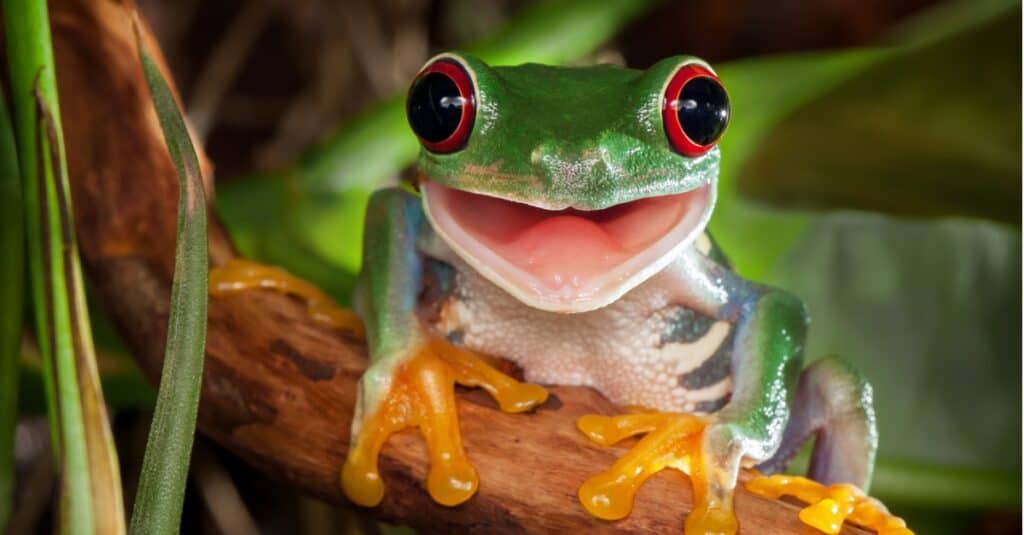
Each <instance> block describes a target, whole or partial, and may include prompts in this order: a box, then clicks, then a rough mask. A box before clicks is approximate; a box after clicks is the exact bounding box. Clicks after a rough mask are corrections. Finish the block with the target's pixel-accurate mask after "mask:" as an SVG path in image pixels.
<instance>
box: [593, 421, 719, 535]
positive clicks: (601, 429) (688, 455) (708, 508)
mask: <svg viewBox="0 0 1024 535" xmlns="http://www.w3.org/2000/svg"><path fill="white" fill-rule="evenodd" d="M708 422H709V420H708V419H707V418H704V417H700V416H695V415H692V414H671V413H656V412H644V413H635V414H624V415H621V416H614V417H608V416H598V415H587V416H583V417H582V418H580V419H579V421H578V422H577V423H576V425H577V427H579V429H580V431H582V432H583V433H584V434H586V435H587V436H588V437H589V438H590V440H592V441H594V442H596V443H598V444H601V445H604V446H610V445H612V444H615V443H616V442H619V441H620V440H623V439H625V438H627V437H631V436H635V435H639V434H643V433H646V434H647V435H646V436H645V437H644V438H642V439H641V440H640V442H638V443H637V444H636V445H635V446H633V448H632V449H630V450H629V452H627V453H626V454H625V455H623V456H622V457H620V458H619V460H617V461H616V462H615V464H613V465H612V466H611V468H609V469H608V470H607V471H605V472H603V473H601V474H598V475H596V476H594V477H592V478H590V479H588V480H587V481H586V482H585V483H584V484H583V486H582V487H580V490H579V498H580V502H582V503H583V507H585V508H586V509H587V511H589V512H590V514H592V515H594V516H596V517H598V518H603V519H606V520H617V519H620V518H624V517H626V516H627V515H628V514H629V512H630V511H631V510H632V509H633V497H634V496H635V495H636V491H637V490H638V489H639V488H640V486H641V485H643V483H644V481H646V480H647V478H649V477H651V476H652V475H654V474H656V473H658V472H660V471H662V470H664V469H665V468H675V469H677V470H680V471H682V472H683V473H685V474H687V475H689V476H690V478H691V480H692V482H693V491H694V502H695V506H694V510H693V512H692V513H690V514H689V515H688V516H687V517H686V533H701V534H703V533H735V532H736V529H737V523H736V517H735V515H734V514H733V512H732V504H731V503H725V502H720V501H717V500H715V499H713V498H712V497H711V496H709V494H708V492H707V489H708V484H707V482H708V478H709V475H708V474H706V473H704V469H703V468H702V465H703V463H701V438H702V435H703V432H704V428H705V427H706V426H707V424H708ZM711 477H715V478H717V477H720V476H719V475H718V474H713V475H712V476H711Z"/></svg>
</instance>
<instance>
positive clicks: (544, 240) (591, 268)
mask: <svg viewBox="0 0 1024 535" xmlns="http://www.w3.org/2000/svg"><path fill="white" fill-rule="evenodd" d="M492 247H493V248H494V249H495V250H496V251H497V252H498V254H500V255H501V256H502V257H504V258H505V259H506V260H509V261H510V262H512V263H514V264H516V265H518V266H520V267H521V268H523V269H525V270H526V271H528V272H530V274H531V275H533V276H534V277H536V278H537V279H538V280H539V281H540V282H542V283H544V284H545V286H547V287H549V288H550V289H552V290H558V289H561V288H563V287H565V286H569V287H572V288H577V289H578V288H580V287H581V286H583V285H584V284H585V282H586V281H587V279H590V278H591V277H593V276H595V275H599V274H601V273H604V272H606V271H607V270H608V269H610V268H611V267H614V266H616V265H618V264H620V263H622V261H623V260H625V259H626V258H627V257H628V254H627V252H626V251H624V250H623V249H622V247H621V246H620V245H619V244H618V243H616V242H615V239H614V238H613V237H612V236H611V235H610V234H609V233H608V232H607V231H606V230H605V229H603V228H602V227H601V225H598V224H596V223H594V222H593V221H589V220H587V219H584V218H582V217H578V216H573V215H556V216H552V217H549V218H547V219H543V220H541V221H539V222H538V223H536V224H534V225H532V226H530V227H528V228H527V229H526V230H525V231H522V232H521V233H520V234H519V235H518V236H517V237H516V239H515V240H514V241H512V242H511V243H507V244H500V245H494V246H492Z"/></svg>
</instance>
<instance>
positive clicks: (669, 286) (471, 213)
mask: <svg viewBox="0 0 1024 535" xmlns="http://www.w3.org/2000/svg"><path fill="white" fill-rule="evenodd" d="M409 95H410V96H409V99H408V113H409V118H410V125H411V126H412V128H413V130H414V132H415V133H416V134H417V136H418V137H419V138H420V141H421V143H422V145H423V147H424V149H423V150H422V151H421V153H420V158H419V162H418V166H419V169H420V176H419V179H418V184H419V186H420V189H421V192H422V195H418V196H417V195H414V194H412V193H410V192H408V191H404V190H400V189H397V188H392V189H385V190H381V191H378V192H375V193H374V194H373V195H372V197H371V199H370V202H369V205H368V207H367V215H366V227H365V229H366V230H365V237H364V251H363V270H362V272H361V274H360V279H359V284H358V286H357V292H356V295H355V296H354V298H353V304H354V309H355V311H356V312H357V313H358V315H359V317H360V318H361V319H362V321H363V323H364V324H365V335H366V340H367V342H368V345H369V349H370V355H371V360H372V362H371V365H370V367H369V368H368V369H367V371H366V372H365V374H364V375H363V378H362V379H361V381H360V390H359V394H358V396H357V405H356V407H357V408H356V414H355V416H354V418H353V423H352V436H353V445H352V446H351V447H350V448H349V452H348V456H347V459H346V462H345V467H344V469H343V472H342V478H341V479H342V484H343V488H344V490H345V493H346V495H348V496H349V497H350V498H351V499H352V500H353V501H354V502H355V503H358V504H360V505H366V506H372V505H376V504H377V503H378V502H379V501H380V500H381V498H382V496H383V493H384V484H383V482H382V481H381V480H380V476H379V474H378V472H377V456H378V453H379V451H380V447H381V446H382V445H383V443H384V441H386V440H387V438H388V436H389V435H390V434H391V433H393V432H396V431H398V430H400V429H402V428H404V427H412V426H415V427H419V429H420V430H421V432H422V434H423V437H424V439H425V441H426V443H427V449H428V451H429V452H430V458H431V466H430V472H429V475H428V481H427V490H428V491H429V492H430V494H431V496H433V497H434V499H435V500H436V501H437V502H438V503H441V504H444V505H456V504H458V503H461V502H463V501H465V500H467V499H470V498H471V497H472V495H473V493H474V492H475V491H476V488H477V477H478V476H477V474H476V471H475V469H473V467H472V465H471V464H470V463H469V462H468V458H467V456H466V455H465V452H464V451H463V448H462V443H461V437H460V435H459V427H458V421H457V418H456V415H457V412H456V411H455V409H454V406H455V403H456V401H455V396H454V394H453V392H452V387H453V385H454V384H455V383H459V384H464V385H468V386H478V387H481V388H484V389H486V390H487V391H488V392H489V393H491V395H493V396H494V397H495V398H497V399H498V400H499V406H500V407H501V408H502V410H507V411H512V412H522V411H526V410H528V409H530V408H531V407H534V406H536V405H538V404H539V403H542V402H543V401H544V399H545V398H546V393H545V392H544V390H543V389H542V388H540V387H538V386H536V385H529V384H524V383H519V382H517V381H515V380H513V379H511V378H509V377H507V376H504V375H502V374H501V373H499V372H498V371H497V370H495V369H494V368H491V367H490V366H489V365H487V364H486V363H485V362H484V361H483V360H481V359H479V358H478V357H477V356H476V355H475V354H474V353H473V351H480V352H486V353H490V354H493V355H496V356H499V357H504V358H507V359H510V360H512V361H514V362H516V363H518V364H519V365H520V366H522V368H523V369H524V373H525V374H526V378H527V379H529V380H531V381H536V382H539V383H560V384H577V385H588V386H592V387H594V388H596V389H598V390H599V391H601V392H602V393H603V394H604V395H606V396H608V397H609V398H611V399H612V400H613V401H615V402H617V403H619V404H622V405H628V406H643V407H647V408H649V409H657V410H659V411H661V412H647V413H640V414H626V415H620V416H615V417H606V416H589V417H585V418H583V419H581V420H580V421H579V422H578V427H579V428H580V430H581V431H582V432H584V434H585V435H586V436H587V437H589V438H590V439H591V440H593V441H595V442H598V443H600V444H605V445H608V444H612V443H615V442H617V441H619V440H621V439H624V438H626V437H629V436H635V435H644V436H643V438H641V439H640V441H639V442H638V443H637V444H636V445H635V446H633V447H632V448H631V449H630V450H629V452H628V453H626V454H625V455H623V456H622V457H621V458H620V459H619V460H618V461H617V462H616V463H615V464H614V465H612V466H611V467H608V468H607V470H605V471H604V472H601V473H597V474H596V475H595V476H594V477H592V478H590V479H589V480H588V481H586V482H580V483H581V486H580V487H579V491H578V495H579V498H580V502H581V504H582V505H583V506H584V507H585V508H586V509H587V510H588V511H590V512H591V513H593V514H594V515H595V516H598V517H600V518H604V519H609V520H614V519H618V518H622V517H624V516H626V515H628V514H629V512H630V510H631V508H632V500H633V496H634V494H635V492H636V490H637V489H638V488H639V486H640V485H642V484H643V482H644V480H645V479H646V478H648V477H650V476H651V475H653V474H654V473H657V472H658V471H660V470H663V469H667V468H673V469H678V470H681V471H683V472H685V473H687V474H688V475H689V476H690V479H691V481H692V485H693V496H694V510H693V511H692V512H690V513H689V514H688V515H687V517H686V520H685V529H686V532H687V533H688V534H690V535H693V534H700V533H735V532H736V530H737V529H738V526H737V522H736V516H735V515H734V513H733V509H732V507H733V501H732V494H733V491H734V489H735V486H736V481H737V475H738V472H739V469H740V466H741V464H742V465H747V466H749V465H752V464H758V463H760V466H761V468H762V469H763V470H764V471H766V472H769V473H771V472H776V471H778V470H780V469H782V468H783V467H784V466H785V464H786V462H787V461H788V459H789V458H790V457H791V456H792V454H794V453H795V452H796V451H797V450H798V449H799V448H800V446H801V444H802V443H803V442H804V441H806V440H807V439H808V438H809V437H811V436H815V437H817V439H816V441H815V445H814V450H813V453H812V462H811V466H810V471H809V476H810V477H811V478H813V479H815V480H817V481H819V482H821V483H824V484H826V485H830V486H829V487H828V488H827V489H826V491H822V489H825V487H821V488H819V487H813V486H810V487H807V486H804V485H803V484H800V485H798V487H799V489H800V490H801V496H803V497H804V498H808V497H809V498H813V499H814V500H818V502H819V503H816V504H813V505H812V506H811V507H810V508H809V509H810V510H812V511H814V513H813V514H808V515H806V516H808V518H810V519H812V520H813V522H812V523H814V524H815V525H818V526H821V525H825V524H828V525H829V528H830V529H832V528H834V527H835V526H836V525H838V524H841V522H842V521H843V518H845V517H846V516H849V518H851V519H854V520H859V521H865V522H866V521H868V520H870V521H871V522H875V521H878V522H884V523H885V525H887V526H889V525H892V526H896V524H898V523H895V524H894V523H892V522H890V521H889V520H888V519H887V518H888V517H885V518H883V516H884V515H882V512H880V511H875V510H874V509H870V508H869V509H864V508H861V510H856V509H857V507H860V505H859V504H862V503H867V502H866V501H865V500H860V501H858V500H859V498H857V499H850V496H852V495H851V494H850V493H849V492H846V490H844V489H847V487H843V486H836V485H837V484H844V483H852V484H853V485H856V486H858V487H860V488H862V489H866V488H867V486H868V484H869V482H870V479H871V470H872V466H873V463H874V454H875V449H876V446H877V435H876V431H875V422H874V413H873V410H872V408H871V390H870V387H869V386H868V385H867V384H866V383H865V382H864V380H863V378H861V377H860V376H859V375H858V374H856V373H855V372H853V371H852V370H850V369H849V367H848V366H845V365H843V364H842V363H841V362H840V361H838V360H836V359H832V358H828V359H822V360H819V361H817V362H815V363H814V364H812V365H811V366H809V367H808V368H806V369H803V370H801V369H802V367H803V344H804V337H805V334H806V327H807V322H808V319H807V315H806V310H805V309H804V306H803V304H802V303H801V302H800V301H799V300H798V299H796V298H795V297H794V296H792V295H790V294H788V293H786V292H784V291H781V290H778V289H774V288H770V287H766V286H763V285H759V284H756V283H754V282H751V281H748V280H745V279H743V278H742V277H740V276H738V275H737V274H735V273H734V272H733V271H731V269H730V268H729V265H728V263H727V262H726V261H725V259H724V257H723V255H722V253H721V251H720V250H718V248H717V247H715V246H714V243H713V241H712V240H711V238H710V236H709V235H708V234H706V233H705V232H704V228H705V226H706V224H707V222H708V219H709V218H710V216H711V212H712V210H713V208H714V204H715V198H716V187H717V178H718V170H719V162H720V158H721V157H722V155H721V153H720V151H719V148H718V147H717V144H716V142H717V139H718V137H719V136H721V134H722V132H723V131H724V128H725V125H726V122H727V119H728V113H729V108H728V96H727V94H726V93H725V90H724V89H723V88H722V86H721V83H720V82H719V81H718V79H717V77H716V75H715V74H714V71H713V70H711V68H710V67H709V66H708V65H707V64H706V63H704V62H703V61H701V60H699V59H697V58H693V57H688V56H679V57H675V58H668V59H665V60H663V61H660V62H658V63H657V64H655V65H653V66H652V67H651V68H649V69H647V70H645V71H638V70H631V69H621V68H617V67H612V66H591V67H549V66H543V65H520V66H514V67H492V66H489V65H487V64H485V63H483V62H482V61H480V60H478V59H476V58H473V57H471V56H467V55H460V54H442V55H440V56H437V57H436V58H434V59H433V60H431V61H430V62H428V64H427V66H426V67H425V69H424V71H423V72H422V73H421V75H420V76H418V77H417V79H416V81H415V82H414V83H413V86H412V88H411V89H410V93H409ZM684 123H685V124H684ZM691 134H692V135H691ZM697 140H702V141H699V143H698V141H697ZM251 268H252V266H248V267H246V268H245V269H240V268H237V266H235V268H232V266H231V265H229V266H228V267H227V268H225V269H224V270H220V271H218V272H216V273H214V274H211V280H217V281H219V283H218V284H219V285H218V286H217V288H214V289H211V294H212V295H214V297H215V298H216V297H217V296H218V295H219V294H220V293H223V292H231V291H238V290H241V289H244V288H248V287H263V288H274V289H277V290H279V291H287V292H291V293H297V294H300V295H305V296H306V297H307V299H309V300H311V302H310V304H311V310H312V311H314V312H315V313H316V314H317V315H316V317H317V318H318V319H321V320H322V321H328V322H333V323H334V324H336V325H338V326H340V327H343V328H346V329H348V330H350V331H357V329H354V328H353V327H354V326H353V325H352V323H353V322H352V321H351V314H345V313H340V312H330V311H327V313H325V311H324V307H323V306H322V295H321V294H319V292H313V291H309V290H310V289H309V288H307V287H306V286H304V285H302V284H297V283H296V281H295V280H292V279H287V278H286V277H284V276H282V275H281V273H280V272H278V271H274V270H266V269H255V270H254V269H251ZM261 278H262V279H261ZM523 425H530V418H529V416H524V417H523ZM565 454H566V455H569V454H571V452H566V453H565ZM598 469H599V467H595V472H598ZM482 476H483V477H485V478H486V474H482ZM755 481H758V480H755ZM773 481H774V480H770V481H769V480H765V481H762V482H761V484H760V486H758V485H757V484H755V485H754V487H755V488H759V489H761V490H762V491H764V492H766V493H769V494H770V492H774V490H773V489H775V490H778V489H779V488H780V485H781V483H778V482H773ZM787 488H790V489H792V488H796V487H787ZM808 489H810V490H808ZM783 490H785V489H783ZM804 491H806V492H804ZM819 498H820V499H819ZM828 500H832V501H831V502H830V501H828ZM834 504H839V505H842V504H846V505H848V506H849V507H847V509H850V511H847V512H840V513H837V514H835V515H831V516H830V515H827V514H824V513H823V511H826V510H829V509H830V508H832V505H834ZM851 508H852V509H851ZM872 525H874V524H872ZM879 525H881V524H879ZM896 527H898V526H896ZM750 528H752V531H756V526H748V530H750ZM836 529H838V528H836ZM898 533H900V534H901V535H906V533H904V532H902V531H900V532H898Z"/></svg>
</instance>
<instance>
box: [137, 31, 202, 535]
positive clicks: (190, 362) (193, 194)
mask: <svg viewBox="0 0 1024 535" xmlns="http://www.w3.org/2000/svg"><path fill="white" fill-rule="evenodd" d="M133 23H134V25H135V35H136V46H137V48H138V52H139V61H140V63H141V64H142V70H143V74H144V76H145V78H146V84H147V85H148V86H149V90H150V94H151V96H152V100H153V105H154V107H155V108H156V114H157V117H158V118H159V121H160V127H161V129H162V130H163V134H164V140H165V141H166V143H167V149H168V152H169V153H170V156H171V159H172V161H173V162H174V167H175V170H176V172H177V175H178V180H179V186H180V188H179V199H178V229H177V244H176V246H175V261H174V282H173V285H172V288H171V313H170V318H169V321H168V328H167V346H166V350H165V354H164V366H163V372H162V374H161V379H160V388H159V390H158V393H157V401H156V408H155V411H154V415H153V423H152V426H151V427H150V433H149V439H148V440H147V443H146V452H145V456H144V458H143V465H142V474H141V476H140V478H139V488H138V492H137V494H136V498H135V508H134V510H133V511H132V519H131V532H132V533H177V531H178V527H179V525H180V521H181V510H182V505H183V503H184V499H185V485H186V481H187V477H188V466H189V461H190V458H191V452H192V443H193V440H194V434H195V424H196V414H197V411H198V405H199V394H200V387H201V384H202V371H203V360H204V352H205V347H206V319H207V318H206V308H207V276H208V265H209V253H208V251H207V236H206V199H205V190H204V189H203V178H202V172H201V170H200V167H199V159H198V157H197V155H196V152H195V148H194V147H193V145H192V139H191V137H190V135H189V132H188V128H187V127H186V126H185V122H184V119H183V118H182V114H181V111H180V109H179V108H178V105H177V102H176V100H175V98H174V94H173V93H172V92H171V89H170V87H169V86H168V84H167V82H166V81H165V80H164V77H163V75H162V73H161V71H160V68H159V67H158V66H157V64H156V62H155V61H154V59H153V57H152V55H151V54H150V53H149V51H148V49H147V48H146V45H145V43H144V42H143V39H142V36H141V33H140V29H139V27H140V24H141V23H140V21H139V19H138V16H137V15H136V16H135V19H134V21H133Z"/></svg>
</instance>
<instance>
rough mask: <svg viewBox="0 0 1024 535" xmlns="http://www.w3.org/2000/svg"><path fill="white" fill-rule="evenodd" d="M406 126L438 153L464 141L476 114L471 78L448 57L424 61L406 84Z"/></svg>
mask: <svg viewBox="0 0 1024 535" xmlns="http://www.w3.org/2000/svg"><path fill="white" fill-rule="evenodd" d="M405 111H406V115H407V116H408V118H409V126H411V127H412V131H413V132H415V133H416V136H417V137H418V138H420V143H422V144H423V146H424V147H426V148H427V150H429V151H431V152H436V153H440V154H447V153H450V152H455V151H457V150H459V149H461V148H462V147H464V146H465V145H466V141H468V140H469V133H470V132H471V131H472V130H473V119H474V118H475V117H476V96H475V92H474V90H473V80H472V79H471V78H470V77H469V73H467V72H466V69H465V67H463V66H462V65H461V64H459V63H458V62H457V61H456V60H454V59H451V58H442V59H439V60H437V61H435V62H433V63H431V64H429V65H427V66H426V67H425V68H424V69H423V70H422V71H420V73H419V74H418V75H417V76H416V79H415V80H413V82H412V87H410V88H409V96H408V98H407V99H406V103H405Z"/></svg>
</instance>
